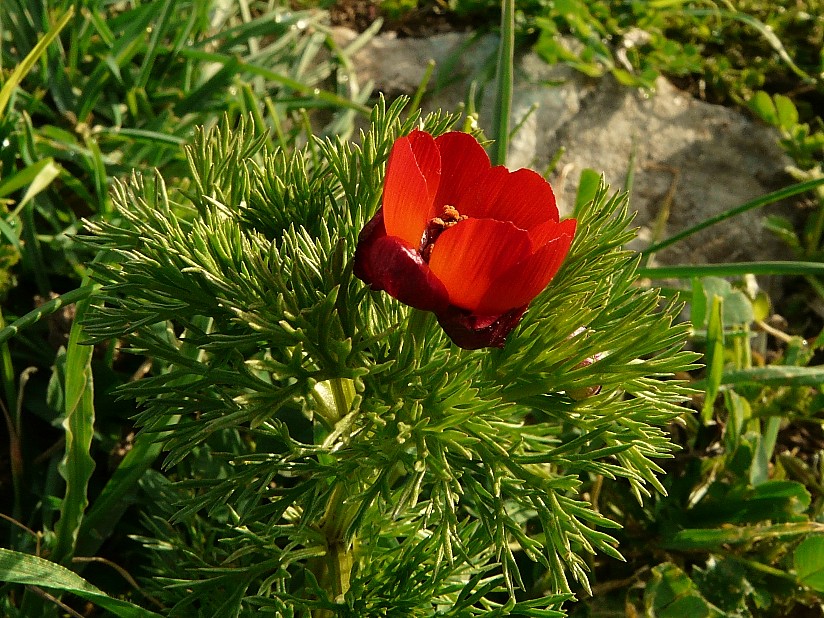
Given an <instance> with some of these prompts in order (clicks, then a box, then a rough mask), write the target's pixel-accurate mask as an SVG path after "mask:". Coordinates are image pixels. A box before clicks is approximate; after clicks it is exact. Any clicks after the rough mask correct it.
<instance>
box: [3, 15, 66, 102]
mask: <svg viewBox="0 0 824 618" xmlns="http://www.w3.org/2000/svg"><path fill="white" fill-rule="evenodd" d="M73 15H74V6H69V8H68V10H67V11H66V12H65V13H63V16H62V17H61V18H60V19H59V20H58V21H57V23H56V24H55V25H54V28H52V29H51V30H49V31H48V32H47V33H46V34H45V36H44V37H43V38H42V39H40V40H39V41H38V42H37V45H35V46H34V48H33V49H32V50H31V51H30V52H29V53H28V54H27V55H26V57H25V58H24V59H23V62H21V63H20V64H19V65H18V66H17V67H16V68H15V69H14V71H12V73H11V75H10V76H9V79H8V81H7V82H6V83H5V84H3V88H0V118H3V116H5V113H6V106H7V105H8V103H9V99H11V93H12V91H13V90H14V89H15V88H17V86H18V85H19V84H20V82H21V81H23V78H24V77H25V76H26V74H27V73H28V72H29V71H30V70H31V68H32V67H33V66H34V64H35V63H36V62H37V61H38V60H39V59H40V56H42V55H43V54H44V53H45V51H46V48H48V46H49V45H51V42H52V41H54V39H55V38H56V37H57V35H58V34H60V31H61V30H62V29H63V28H65V27H66V24H67V23H69V20H70V19H71V18H72V16H73Z"/></svg>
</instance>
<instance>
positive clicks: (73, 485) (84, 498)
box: [52, 281, 94, 563]
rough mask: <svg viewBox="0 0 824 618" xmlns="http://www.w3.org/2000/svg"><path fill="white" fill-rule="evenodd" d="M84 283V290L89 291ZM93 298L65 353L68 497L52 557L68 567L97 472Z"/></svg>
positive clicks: (83, 304)
mask: <svg viewBox="0 0 824 618" xmlns="http://www.w3.org/2000/svg"><path fill="white" fill-rule="evenodd" d="M88 285H89V283H88V281H84V285H83V286H82V287H88ZM90 302H91V296H89V297H87V298H84V299H83V300H82V301H80V302H79V303H77V314H76V316H75V320H74V323H73V324H72V329H71V333H70V334H69V343H68V347H67V349H66V385H65V392H66V396H65V397H66V419H65V420H64V421H63V427H64V429H65V430H66V454H65V456H64V458H63V461H62V462H61V464H60V467H59V471H60V475H61V476H62V477H63V478H64V479H65V480H66V493H65V495H64V497H63V502H62V504H61V508H60V519H59V520H58V522H57V526H56V528H55V534H56V540H55V547H54V551H53V553H52V557H53V559H54V560H55V562H60V563H68V562H69V561H70V560H71V558H72V556H73V555H74V547H75V543H76V542H77V534H78V532H79V530H80V523H81V521H82V520H83V513H84V512H85V510H86V507H87V506H88V504H89V498H88V484H89V479H91V476H92V472H93V471H94V460H93V459H92V457H91V454H90V452H91V446H92V438H93V436H94V388H93V382H92V369H91V360H92V352H94V347H93V346H90V345H83V340H84V339H85V334H84V329H83V326H82V324H83V318H84V317H85V314H86V311H87V310H88V308H89V304H90Z"/></svg>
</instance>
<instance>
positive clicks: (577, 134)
mask: <svg viewBox="0 0 824 618" xmlns="http://www.w3.org/2000/svg"><path fill="white" fill-rule="evenodd" d="M337 36H338V37H339V40H341V42H343V43H345V42H346V41H347V40H351V38H353V37H354V35H352V34H351V33H346V32H345V31H344V32H340V31H339V32H338V33H337ZM496 46H497V40H496V38H495V37H493V36H485V37H476V38H472V37H471V36H470V35H467V34H460V33H449V34H442V35H436V36H433V37H431V38H428V39H397V38H395V37H394V36H393V35H381V36H378V37H375V38H374V39H372V41H370V43H369V44H367V45H366V47H364V48H363V49H362V50H361V51H360V52H358V54H357V55H356V56H355V59H354V63H355V66H356V68H357V71H358V75H359V79H361V80H362V81H366V80H369V79H371V80H373V81H374V83H375V88H376V89H377V90H379V91H383V92H385V93H386V94H387V95H388V96H390V97H392V96H396V95H398V94H401V93H407V94H411V93H413V92H414V91H415V89H416V88H417V87H418V84H419V83H420V82H421V79H423V76H424V72H425V70H426V64H427V62H428V61H429V60H430V59H433V60H435V62H436V63H437V67H438V69H437V71H436V78H435V80H434V84H435V85H436V90H435V93H434V95H433V96H431V97H429V98H428V99H427V100H426V101H425V104H424V109H425V110H431V109H437V108H443V109H447V110H454V109H456V108H457V107H458V106H459V105H460V104H461V103H462V102H464V101H465V100H466V97H467V94H468V93H469V92H470V84H471V83H472V81H473V80H474V81H475V82H476V84H478V85H481V86H483V85H485V86H486V87H485V88H480V89H479V90H478V99H477V100H478V101H480V103H479V104H478V107H479V110H480V124H481V126H482V127H489V126H491V123H490V118H491V113H492V110H493V109H494V99H493V97H494V84H493V83H492V81H491V79H492V76H493V75H494V63H495V52H496ZM515 80H516V82H515V89H514V95H513V121H512V125H513V127H514V126H516V125H518V124H519V123H522V124H521V126H520V129H519V130H518V131H517V133H516V134H515V136H514V137H513V139H512V141H511V144H510V149H509V154H508V163H509V166H510V167H512V168H518V167H531V168H533V169H536V170H538V171H544V169H546V167H547V166H548V165H549V163H550V162H551V160H552V158H553V155H555V153H556V152H557V151H558V149H559V148H561V147H563V148H564V149H565V153H564V155H563V157H562V158H561V160H560V162H559V164H558V165H557V166H556V168H555V170H554V172H553V174H552V175H551V176H550V182H552V184H553V187H554V188H555V190H556V193H557V194H558V201H559V206H560V208H561V210H562V212H564V213H568V212H569V211H570V210H571V208H572V204H573V203H574V199H575V192H576V189H577V185H578V179H579V176H580V173H581V170H582V169H584V168H592V169H594V170H596V171H597V172H599V173H603V174H604V176H605V178H606V179H607V182H608V183H609V184H610V185H611V186H612V187H613V188H614V189H616V190H617V189H620V188H623V186H624V182H625V179H626V177H627V173H628V171H629V166H630V161H631V160H632V159H633V158H634V162H635V163H634V180H633V185H632V193H631V202H630V203H631V207H632V208H633V209H634V210H637V211H638V216H637V219H636V221H637V223H638V224H639V225H640V226H641V229H640V231H639V240H638V241H636V243H635V246H636V248H641V247H643V246H646V245H647V244H649V241H650V239H651V238H652V237H653V236H655V237H656V238H657V239H661V238H665V237H667V236H669V235H671V234H673V233H676V232H678V231H680V230H683V229H686V228H688V227H690V226H692V225H695V224H697V223H699V222H701V221H704V220H706V219H708V218H709V217H712V216H714V215H716V214H718V213H721V212H723V211H726V210H728V209H730V208H734V207H736V206H738V205H740V204H743V203H744V202H747V201H749V200H752V199H754V198H756V197H759V196H761V195H764V194H765V193H768V192H770V191H772V190H775V189H777V188H780V187H781V186H785V185H786V184H789V183H790V182H791V181H790V180H789V179H788V177H786V176H785V174H784V172H783V170H784V169H785V167H786V166H787V165H789V163H790V161H789V159H788V158H787V157H786V156H785V155H784V154H783V152H782V151H781V149H780V148H779V146H778V145H777V135H776V133H775V132H774V131H773V130H772V129H771V128H770V127H766V126H764V125H761V124H757V123H755V122H753V121H751V120H750V119H748V118H747V117H745V116H744V115H742V114H740V113H739V112H737V111H735V110H732V109H728V108H725V107H722V106H718V105H711V104H708V103H705V102H702V101H699V100H697V99H695V98H693V97H691V96H690V95H689V94H687V93H685V92H682V91H680V90H678V89H677V88H676V87H675V86H673V85H672V84H671V83H670V82H668V81H667V80H665V79H663V78H661V79H659V80H658V81H657V83H656V89H655V92H654V93H645V92H641V91H638V90H634V89H630V88H626V87H624V86H621V85H619V84H617V83H616V82H615V81H614V80H613V79H612V78H610V77H606V78H602V79H597V80H594V79H590V78H587V77H586V76H584V75H582V74H580V73H578V72H576V71H574V70H572V69H570V68H569V67H566V66H563V65H557V66H550V65H548V64H547V63H546V62H544V61H543V60H542V59H541V58H539V57H538V56H537V55H535V54H533V53H527V54H525V55H522V56H520V57H519V58H518V60H517V66H516V77H515ZM430 90H431V89H430ZM786 209H787V207H785V208H784V210H786ZM764 212H765V211H764V210H763V209H759V210H756V211H751V212H749V213H747V214H745V215H740V216H738V217H735V218H734V219H731V220H729V221H727V222H725V223H723V224H719V225H716V226H713V227H711V228H709V229H708V230H706V231H704V232H702V233H700V234H697V235H694V236H692V237H690V238H688V239H686V240H684V241H681V242H679V243H677V244H676V245H673V246H672V247H671V248H669V249H667V250H665V251H662V252H660V253H659V254H657V255H656V256H655V257H656V259H657V260H658V261H659V262H660V263H666V264H675V263H681V264H686V263H692V264H697V263H707V262H726V261H746V260H756V259H757V260H765V259H786V258H788V257H789V256H788V255H787V250H786V249H785V247H784V246H783V245H782V244H781V243H780V242H779V241H777V240H776V239H775V238H774V237H773V236H772V235H770V234H769V233H768V232H766V231H765V230H763V229H762V226H761V220H762V218H763V216H764ZM652 230H657V232H658V233H657V234H654V233H653V232H652Z"/></svg>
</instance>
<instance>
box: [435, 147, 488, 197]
mask: <svg viewBox="0 0 824 618" xmlns="http://www.w3.org/2000/svg"><path fill="white" fill-rule="evenodd" d="M435 143H436V144H437V145H438V149H439V150H440V152H441V184H440V188H439V189H438V194H437V197H436V198H435V208H436V210H437V211H438V212H439V213H440V211H441V209H442V207H443V206H445V205H446V204H449V205H450V206H455V207H457V208H458V210H460V208H459V205H460V200H461V199H463V198H464V197H465V196H466V195H467V193H468V192H469V189H470V188H471V187H473V186H474V185H475V184H477V183H478V180H479V179H480V178H481V177H482V175H484V174H486V173H487V172H488V171H489V167H490V163H489V156H488V155H487V154H486V151H485V150H484V149H483V146H481V145H480V144H479V143H478V140H476V139H475V138H474V137H472V136H471V135H470V134H469V133H461V132H460V131H452V132H450V133H444V134H443V135H441V136H439V137H437V138H435Z"/></svg>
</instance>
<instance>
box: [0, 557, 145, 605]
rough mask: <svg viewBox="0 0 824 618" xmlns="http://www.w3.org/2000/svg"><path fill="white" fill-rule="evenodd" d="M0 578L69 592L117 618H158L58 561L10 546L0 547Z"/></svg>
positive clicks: (15, 582)
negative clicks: (104, 590)
mask: <svg viewBox="0 0 824 618" xmlns="http://www.w3.org/2000/svg"><path fill="white" fill-rule="evenodd" d="M0 581H6V582H10V583H14V584H24V585H28V586H40V587H43V588H51V589H54V590H60V591H62V592H70V593H71V594H75V595H77V596H79V597H80V598H81V599H86V600H87V601H91V602H92V603H95V604H96V605H99V606H100V607H102V608H103V609H106V610H108V611H110V612H111V613H112V614H114V615H115V616H118V617H120V618H161V616H160V614H156V613H155V612H151V611H149V610H147V609H144V608H142V607H138V606H137V605H133V604H131V603H128V602H126V601H121V600H120V599H114V598H112V597H110V596H109V595H107V594H106V593H105V592H103V591H102V590H100V589H98V588H97V587H96V586H93V585H92V584H90V583H89V582H87V581H86V580H85V579H83V578H82V577H80V576H79V575H77V574H76V573H73V572H72V571H70V570H68V569H66V568H64V567H62V566H60V565H59V564H55V563H54V562H50V561H48V560H44V559H43V558H38V557H37V556H31V555H29V554H23V553H20V552H16V551H12V550H10V549H4V548H0Z"/></svg>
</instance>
